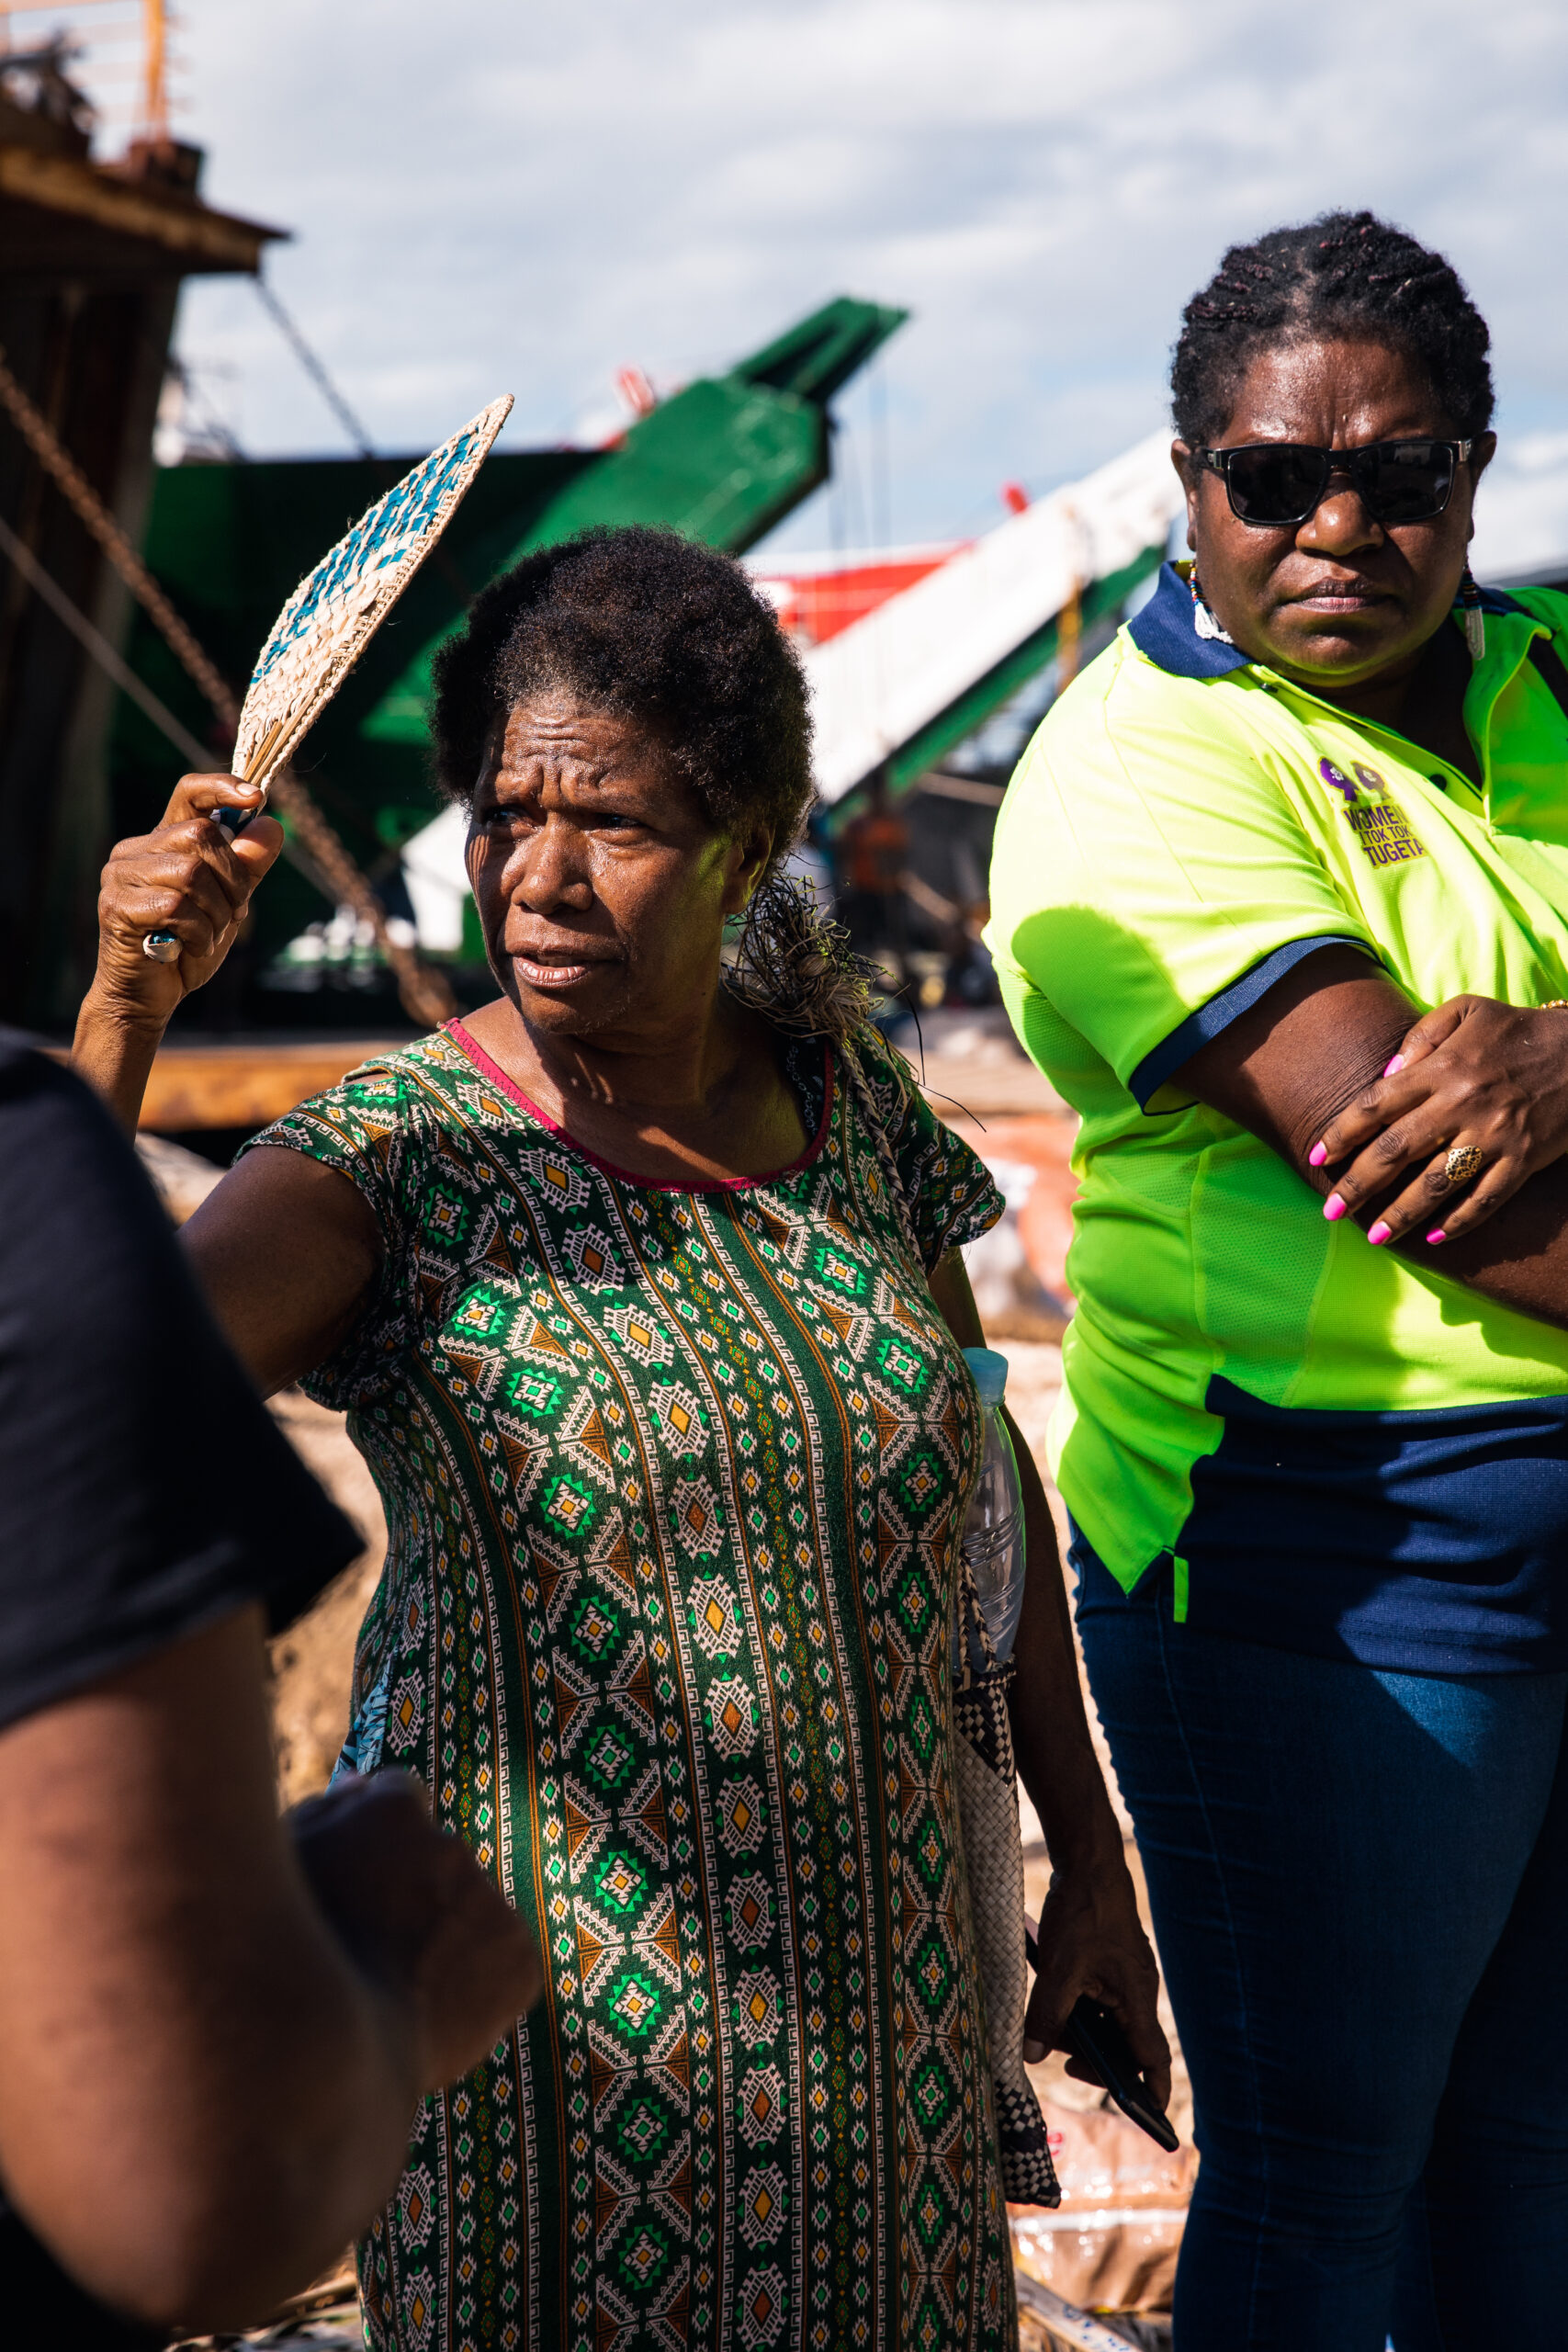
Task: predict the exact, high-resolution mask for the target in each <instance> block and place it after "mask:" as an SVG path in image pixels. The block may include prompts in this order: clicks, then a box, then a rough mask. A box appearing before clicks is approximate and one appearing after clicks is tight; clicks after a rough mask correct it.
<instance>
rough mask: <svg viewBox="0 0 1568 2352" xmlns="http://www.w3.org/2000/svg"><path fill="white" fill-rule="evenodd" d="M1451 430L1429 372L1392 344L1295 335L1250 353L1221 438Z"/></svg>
mask: <svg viewBox="0 0 1568 2352" xmlns="http://www.w3.org/2000/svg"><path fill="white" fill-rule="evenodd" d="M1425 433H1430V434H1437V435H1442V436H1444V437H1448V436H1450V435H1451V433H1452V425H1451V423H1450V419H1449V418H1448V417H1446V416H1445V415H1444V413H1443V412H1442V409H1441V406H1440V404H1439V402H1438V398H1437V394H1436V393H1435V392H1434V390H1433V389H1432V384H1431V380H1430V379H1429V377H1428V376H1427V371H1426V369H1425V368H1423V366H1422V365H1421V363H1420V361H1419V360H1418V359H1416V357H1415V356H1414V355H1413V354H1411V353H1409V352H1407V351H1404V350H1402V349H1401V348H1400V347H1399V346H1398V345H1394V344H1390V343H1384V342H1382V341H1377V340H1374V339H1372V338H1371V337H1368V336H1364V335H1360V336H1358V335H1337V336H1322V337H1319V336H1305V335H1303V336H1300V337H1292V338H1290V339H1289V340H1287V341H1284V342H1280V343H1275V344H1271V345H1269V346H1268V347H1267V348H1266V349H1264V350H1262V351H1259V352H1257V353H1255V354H1254V356H1253V357H1252V359H1251V360H1250V361H1249V362H1248V364H1247V368H1246V370H1245V372H1244V373H1243V375H1242V376H1241V378H1240V380H1239V381H1238V383H1237V385H1236V388H1235V399H1234V401H1233V403H1232V409H1231V415H1230V419H1229V422H1228V424H1227V425H1226V429H1225V432H1224V439H1225V440H1226V441H1229V442H1235V441H1243V440H1257V441H1311V442H1315V443H1318V444H1321V445H1323V446H1325V447H1327V446H1330V445H1332V444H1333V443H1335V442H1339V443H1341V444H1345V445H1348V446H1352V447H1353V446H1354V445H1355V444H1357V443H1359V442H1362V441H1383V440H1392V439H1396V438H1398V437H1399V436H1400V435H1420V434H1425Z"/></svg>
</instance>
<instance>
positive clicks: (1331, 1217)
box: [1323, 1193, 1345, 1225]
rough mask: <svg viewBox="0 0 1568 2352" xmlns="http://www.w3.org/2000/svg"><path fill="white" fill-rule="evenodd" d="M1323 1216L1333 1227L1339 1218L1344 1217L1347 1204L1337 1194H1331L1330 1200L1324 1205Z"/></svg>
mask: <svg viewBox="0 0 1568 2352" xmlns="http://www.w3.org/2000/svg"><path fill="white" fill-rule="evenodd" d="M1323 1214H1324V1216H1325V1217H1326V1218H1327V1219H1328V1222H1329V1224H1330V1225H1333V1224H1334V1223H1335V1222H1336V1221H1337V1219H1338V1218H1339V1217H1342V1216H1344V1214H1345V1204H1344V1202H1343V1201H1342V1200H1341V1199H1340V1197H1339V1195H1338V1193H1330V1194H1329V1195H1328V1198H1327V1199H1326V1200H1325V1203H1324V1204H1323Z"/></svg>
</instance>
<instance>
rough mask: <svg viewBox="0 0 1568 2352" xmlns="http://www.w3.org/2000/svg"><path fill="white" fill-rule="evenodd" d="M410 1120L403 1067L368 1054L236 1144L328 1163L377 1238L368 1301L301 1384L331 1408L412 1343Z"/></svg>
mask: <svg viewBox="0 0 1568 2352" xmlns="http://www.w3.org/2000/svg"><path fill="white" fill-rule="evenodd" d="M417 1120H418V1105H417V1101H416V1089H415V1088H414V1087H413V1085H412V1083H411V1081H410V1080H409V1078H408V1076H407V1074H406V1073H405V1072H404V1071H403V1070H402V1069H400V1067H399V1065H398V1064H397V1063H396V1062H395V1061H388V1062H367V1063H365V1064H363V1065H362V1067H361V1068H360V1069H355V1070H350V1072H349V1074H348V1076H347V1077H346V1078H344V1079H342V1080H339V1082H338V1084H337V1085H336V1086H332V1087H329V1088H328V1089H327V1090H326V1091H325V1092H324V1093H322V1094H315V1095H312V1096H311V1097H310V1101H309V1102H307V1103H300V1104H299V1105H298V1107H297V1108H296V1109H294V1110H292V1111H290V1112H289V1113H288V1115H287V1117H285V1118H281V1119H276V1120H275V1121H274V1122H273V1124H272V1125H271V1126H270V1127H264V1128H263V1129H262V1131H261V1133H260V1135H257V1136H252V1137H251V1139H250V1141H249V1142H248V1143H247V1144H245V1145H244V1146H243V1151H260V1150H269V1151H297V1152H299V1153H301V1154H302V1155H303V1156H304V1157H305V1158H306V1159H316V1160H319V1161H320V1162H321V1166H322V1167H323V1168H333V1169H335V1170H337V1172H338V1174H339V1175H340V1176H346V1177H347V1178H348V1180H349V1182H350V1183H351V1184H353V1186H354V1187H355V1191H356V1192H358V1193H360V1194H361V1195H362V1197H363V1198H364V1200H365V1202H366V1203H367V1206H368V1207H369V1210H370V1213H371V1215H372V1216H374V1218H375V1220H376V1225H377V1229H378V1232H379V1234H380V1236H381V1239H382V1243H383V1250H384V1254H383V1256H382V1260H381V1271H380V1273H379V1275H378V1280H377V1284H376V1288H375V1291H374V1293H373V1295H372V1296H371V1298H370V1301H369V1303H368V1305H367V1306H366V1308H365V1311H364V1313H363V1314H362V1315H361V1316H360V1317H359V1320H358V1321H357V1322H356V1323H355V1327H354V1329H353V1330H352V1331H351V1332H350V1333H349V1335H348V1337H347V1339H346V1340H344V1342H343V1344H342V1345H341V1346H340V1347H339V1348H338V1349H337V1350H336V1351H335V1352H334V1353H333V1355H331V1356H329V1357H328V1358H327V1359H326V1361H325V1362H324V1363H320V1364H318V1365H317V1366H316V1367H315V1369H314V1370H313V1371H312V1372H310V1373H309V1374H307V1375H306V1376H305V1378H304V1379H303V1380H302V1381H301V1382H300V1384H299V1385H300V1386H301V1387H302V1388H303V1389H304V1391H305V1393H306V1395H307V1396H308V1397H313V1398H314V1399H315V1401H316V1403H317V1404H318V1405H325V1406H328V1407H329V1408H331V1409H332V1410H333V1411H334V1412H345V1411H347V1410H349V1409H350V1408H353V1407H355V1406H356V1405H365V1404H368V1403H369V1402H370V1400H371V1399H372V1398H373V1397H378V1396H379V1395H380V1394H381V1392H382V1391H383V1390H384V1389H385V1388H386V1387H387V1386H388V1385H389V1382H390V1381H391V1380H392V1379H393V1378H394V1377H395V1376H396V1374H397V1370H398V1366H399V1364H400V1363H401V1362H402V1360H403V1359H404V1358H405V1356H406V1355H407V1353H408V1351H409V1349H410V1347H411V1346H412V1342H413V1339H414V1334H415V1330H416V1315H415V1302H414V1298H413V1295H412V1288H411V1284H412V1281H413V1280H414V1269H413V1267H412V1263H411V1258H412V1252H411V1250H410V1248H409V1236H408V1218H407V1215H406V1211H405V1208H404V1197H405V1178H406V1175H407V1170H408V1164H409V1159H410V1156H411V1151H412V1148H413V1143H414V1135H413V1130H414V1128H415V1126H416V1125H417ZM242 1156H243V1154H242Z"/></svg>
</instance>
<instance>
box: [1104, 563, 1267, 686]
mask: <svg viewBox="0 0 1568 2352" xmlns="http://www.w3.org/2000/svg"><path fill="white" fill-rule="evenodd" d="M1195 609H1196V607H1195V606H1194V605H1193V602H1192V591H1191V589H1190V588H1189V586H1188V585H1187V582H1186V581H1185V580H1183V578H1182V577H1181V574H1180V572H1179V571H1178V570H1177V568H1176V566H1175V564H1173V563H1162V564H1161V565H1160V568H1159V582H1158V585H1157V586H1156V589H1155V593H1154V594H1153V595H1152V596H1151V597H1150V598H1149V601H1148V603H1147V604H1146V605H1145V606H1144V608H1143V610H1142V612H1140V613H1134V616H1133V618H1132V619H1131V620H1130V621H1129V622H1128V624H1127V634H1128V636H1129V637H1130V638H1131V639H1132V640H1133V642H1134V645H1135V646H1136V647H1137V649H1138V650H1139V652H1140V653H1146V654H1147V655H1148V657H1149V660H1150V661H1151V662H1154V664H1155V665H1156V668H1157V669H1161V670H1168V671H1169V672H1170V673H1171V675H1172V676H1173V677H1177V678H1224V677H1226V676H1228V675H1229V673H1230V672H1231V671H1232V670H1245V669H1246V667H1247V662H1248V660H1249V658H1250V657H1249V656H1248V655H1247V654H1245V653H1243V652H1241V651H1240V650H1238V649H1237V648H1236V647H1235V646H1234V645H1227V644H1225V642H1224V639H1222V638H1217V637H1200V636H1199V634H1198V631H1197V628H1196V627H1195V625H1194V622H1193V613H1194V611H1195Z"/></svg>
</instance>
